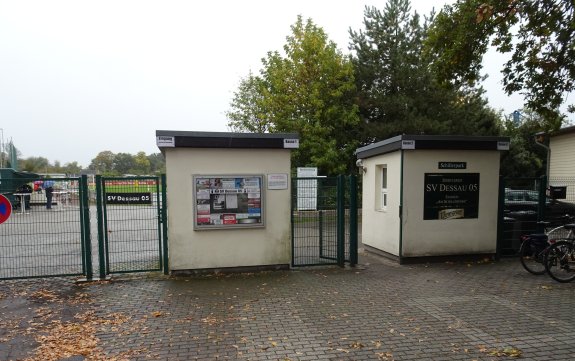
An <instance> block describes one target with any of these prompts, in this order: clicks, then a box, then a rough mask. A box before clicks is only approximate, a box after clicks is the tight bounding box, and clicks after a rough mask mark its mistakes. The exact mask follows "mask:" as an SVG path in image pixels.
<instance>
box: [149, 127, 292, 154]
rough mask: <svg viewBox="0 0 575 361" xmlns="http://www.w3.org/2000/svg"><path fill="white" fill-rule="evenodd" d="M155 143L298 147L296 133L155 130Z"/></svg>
mask: <svg viewBox="0 0 575 361" xmlns="http://www.w3.org/2000/svg"><path fill="white" fill-rule="evenodd" d="M156 145H157V146H158V148H160V149H161V150H164V149H166V148H244V149H250V148H254V149H258V148H259V149H262V148H263V149H284V148H285V149H290V148H299V135H298V134H297V133H231V132H195V131H181V130H156Z"/></svg>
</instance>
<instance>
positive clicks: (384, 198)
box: [379, 164, 389, 211]
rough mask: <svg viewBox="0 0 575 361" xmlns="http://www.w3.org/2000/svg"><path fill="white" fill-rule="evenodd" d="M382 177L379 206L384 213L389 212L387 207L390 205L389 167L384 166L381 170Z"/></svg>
mask: <svg viewBox="0 0 575 361" xmlns="http://www.w3.org/2000/svg"><path fill="white" fill-rule="evenodd" d="M380 172H381V174H380V177H381V182H380V186H381V188H380V192H381V193H380V205H379V209H381V210H382V211H387V205H388V204H389V198H388V188H387V177H388V174H387V165H386V164H384V165H382V166H381V169H380Z"/></svg>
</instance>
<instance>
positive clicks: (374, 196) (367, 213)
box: [361, 151, 401, 256]
mask: <svg viewBox="0 0 575 361" xmlns="http://www.w3.org/2000/svg"><path fill="white" fill-rule="evenodd" d="M363 164H364V166H365V167H366V168H367V172H365V173H364V175H363V190H362V225H361V232H362V233H361V237H362V243H363V244H365V245H368V246H370V247H374V248H377V249H379V250H382V251H385V252H387V253H390V254H392V255H396V256H398V255H399V226H400V219H399V205H400V183H401V152H399V151H397V152H393V153H387V154H383V155H380V156H376V157H372V158H367V159H365V160H364V161H363ZM383 164H385V165H387V189H388V205H387V210H385V211H383V210H381V209H380V206H379V196H378V192H380V189H381V188H380V184H381V183H380V179H381V178H380V177H378V176H377V171H378V169H379V167H378V166H380V165H383Z"/></svg>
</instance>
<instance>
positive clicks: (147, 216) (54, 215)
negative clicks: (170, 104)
mask: <svg viewBox="0 0 575 361" xmlns="http://www.w3.org/2000/svg"><path fill="white" fill-rule="evenodd" d="M6 180H7V179H5V177H4V178H2V182H3V183H4V184H5V185H6V184H17V186H18V188H15V189H7V188H6V187H3V188H2V193H3V195H4V196H6V197H7V198H8V199H9V200H10V202H11V209H12V215H11V216H10V217H9V218H8V219H7V220H6V221H5V222H4V223H2V224H0V279H15V278H34V277H52V276H82V275H83V276H85V277H86V278H87V279H92V277H93V276H94V274H95V273H97V275H98V276H100V277H101V278H103V277H106V275H108V274H111V273H124V272H140V271H157V270H162V269H163V270H164V272H165V273H167V272H168V269H167V220H166V217H167V216H166V201H165V191H166V189H165V176H162V178H161V179H160V178H159V177H132V178H126V177H123V178H102V177H97V182H96V183H95V184H89V183H88V180H87V178H86V177H85V176H83V177H81V178H57V179H41V178H40V179H37V178H34V179H32V178H31V179H25V180H22V179H21V178H18V182H5V181H6ZM46 182H53V184H52V188H53V192H52V201H53V203H52V205H51V207H49V208H50V209H48V206H49V203H48V199H47V193H46V190H44V189H43V187H42V183H44V184H45V185H46V184H47V183H46ZM23 184H27V185H29V186H30V189H23V188H20V186H21V185H23ZM13 188H14V187H13ZM28 191H30V193H27V192H28Z"/></svg>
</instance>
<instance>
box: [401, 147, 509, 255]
mask: <svg viewBox="0 0 575 361" xmlns="http://www.w3.org/2000/svg"><path fill="white" fill-rule="evenodd" d="M499 160H500V153H499V152H497V151H471V150H457V151H448V150H415V151H405V155H404V178H403V182H404V188H403V197H404V198H403V199H404V203H403V205H404V209H403V211H404V213H403V215H404V217H403V240H402V256H404V257H419V256H440V255H458V254H481V253H495V251H496V244H497V206H498V191H499ZM439 161H445V162H466V163H467V169H461V170H446V169H438V162H439ZM425 173H479V174H480V175H479V182H480V183H479V187H480V190H479V217H478V218H475V219H451V220H424V219H423V200H424V187H425V185H424V183H425V179H424V178H425Z"/></svg>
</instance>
